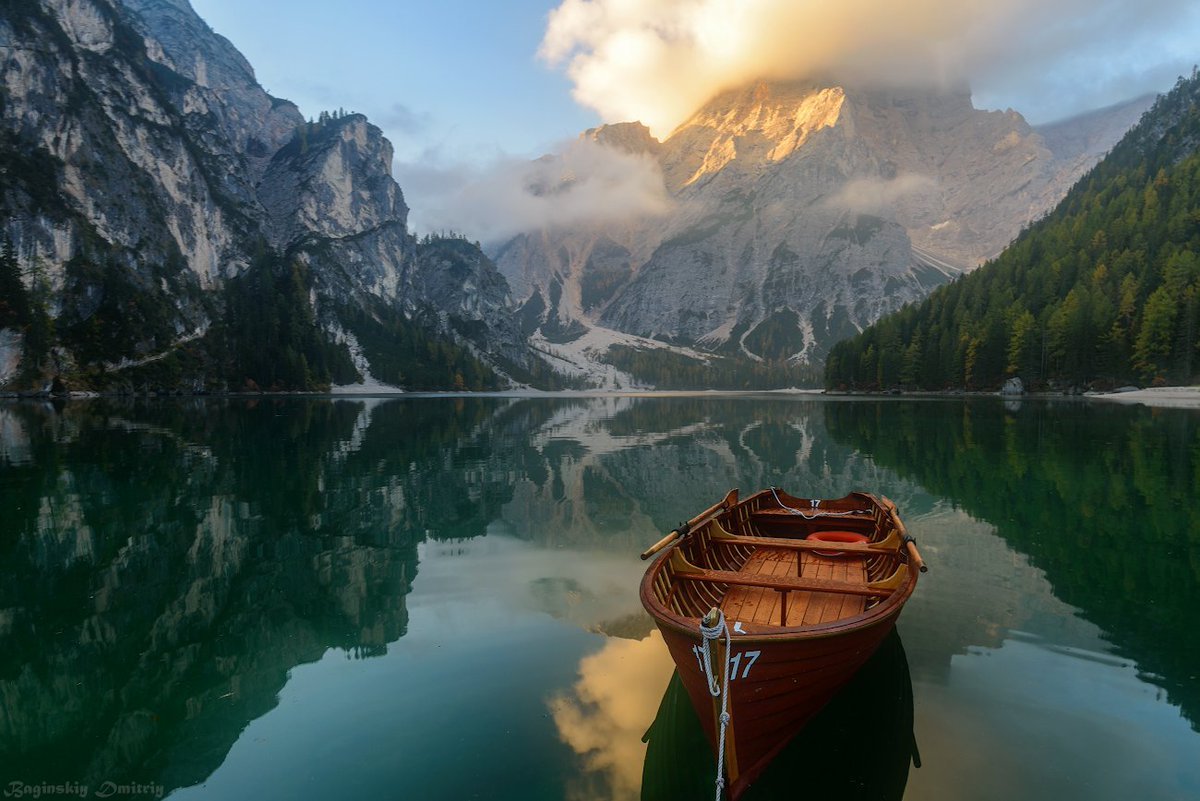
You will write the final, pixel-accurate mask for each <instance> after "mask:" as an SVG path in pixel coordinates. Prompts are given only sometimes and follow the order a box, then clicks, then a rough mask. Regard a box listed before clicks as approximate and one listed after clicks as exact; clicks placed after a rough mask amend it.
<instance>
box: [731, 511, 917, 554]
mask: <svg viewBox="0 0 1200 801" xmlns="http://www.w3.org/2000/svg"><path fill="white" fill-rule="evenodd" d="M709 527H710V529H709V537H710V538H711V539H712V541H713V542H715V543H716V544H718V545H726V546H731V545H757V546H764V547H768V548H781V549H784V550H789V551H837V552H838V553H846V554H862V555H864V556H866V555H870V554H879V553H892V554H897V553H899V552H900V548H901V547H902V546H903V545H904V541H903V540H902V539H901V537H900V532H899V531H897V530H896V529H892V533H890V534H888V535H887V537H885V538H883V539H882V540H880V541H879V542H867V543H857V542H815V541H812V540H794V539H789V538H786V537H749V536H745V535H742V534H732V533H730V532H729V531H726V530H725V528H724V527H722V526H721V524H720V523H718V522H717V521H716V520H714V521H712V522H711V523H709Z"/></svg>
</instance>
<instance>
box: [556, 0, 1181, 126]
mask: <svg viewBox="0 0 1200 801" xmlns="http://www.w3.org/2000/svg"><path fill="white" fill-rule="evenodd" d="M1198 18H1200V6H1198V4H1196V3H1195V2H1194V0H1145V1H1144V2H1136V3H1135V2H1130V1H1129V0H1056V2H1054V3H1045V2H1040V0H957V1H956V2H946V0H563V2H562V3H561V5H559V6H558V8H556V9H555V10H554V11H552V12H551V13H550V16H549V21H548V24H547V28H546V33H545V37H544V39H543V41H542V45H541V50H540V55H541V56H542V58H543V59H545V60H546V61H547V62H549V63H550V64H553V65H559V66H563V67H565V69H566V72H567V74H568V75H569V76H570V78H571V79H572V81H573V82H574V84H575V98H576V99H577V100H578V101H579V102H580V103H582V104H583V105H585V106H589V107H591V108H594V109H596V110H597V111H598V112H600V114H601V115H602V116H603V117H604V118H605V119H606V120H607V121H620V120H640V121H642V122H644V123H646V124H647V125H648V126H650V128H651V130H652V131H653V132H654V133H655V135H656V136H659V137H660V138H661V137H663V136H665V135H666V134H668V133H669V132H670V131H671V130H672V129H673V128H674V127H675V126H676V125H677V124H679V123H680V122H681V121H682V120H683V119H684V118H685V117H686V116H687V115H688V114H690V113H691V112H692V111H694V110H695V109H696V108H698V107H699V106H700V105H701V104H702V103H704V102H705V101H706V100H708V99H709V98H710V97H712V96H713V95H714V94H716V93H717V92H719V91H721V90H723V89H728V88H731V87H733V86H738V85H741V84H743V83H746V82H748V81H750V80H754V79H758V78H767V79H780V78H795V77H808V76H813V75H828V76H833V77H834V78H835V79H836V80H841V81H847V80H848V81H870V82H873V83H885V84H887V83H893V84H895V83H898V84H908V85H929V84H931V83H932V84H946V83H960V82H962V81H964V80H969V81H970V82H971V83H972V84H973V85H974V86H975V87H976V89H977V91H979V92H980V93H981V94H982V95H983V96H984V97H985V98H986V99H989V100H992V101H993V102H994V101H996V100H1001V101H1003V100H1004V99H1005V98H1006V97H1007V98H1018V99H1019V98H1028V99H1027V100H1026V101H1025V102H1024V103H1022V104H1021V105H1022V110H1024V111H1026V112H1027V113H1029V112H1030V111H1032V112H1033V113H1032V114H1031V115H1030V116H1033V117H1035V118H1036V117H1042V118H1050V117H1054V116H1066V115H1067V114H1070V113H1074V112H1076V111H1079V110H1083V109H1086V108H1091V107H1096V106H1099V105H1103V104H1105V103H1108V102H1113V101H1116V100H1119V99H1124V98H1127V97H1130V96H1132V95H1135V94H1137V93H1139V92H1144V91H1146V90H1147V89H1151V88H1152V89H1155V90H1158V89H1161V88H1162V87H1163V86H1164V85H1166V84H1167V83H1169V82H1170V78H1171V76H1172V75H1174V74H1178V73H1179V72H1181V71H1184V70H1185V69H1186V68H1187V66H1188V65H1190V61H1189V59H1193V58H1195V57H1196V56H1195V44H1194V41H1193V37H1192V36H1190V32H1192V31H1194V30H1195V25H1196V24H1197V21H1198ZM1118 64H1119V65H1121V66H1120V67H1117V66H1115V65H1118ZM1067 89H1070V90H1071V91H1070V93H1069V94H1068V93H1067ZM1014 93H1015V94H1014Z"/></svg>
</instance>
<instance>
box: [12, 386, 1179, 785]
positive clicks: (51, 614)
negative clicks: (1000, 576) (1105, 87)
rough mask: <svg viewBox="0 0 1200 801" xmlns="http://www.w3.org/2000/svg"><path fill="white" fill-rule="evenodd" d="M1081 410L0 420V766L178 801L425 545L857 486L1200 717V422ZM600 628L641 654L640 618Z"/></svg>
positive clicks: (384, 615) (307, 403)
mask: <svg viewBox="0 0 1200 801" xmlns="http://www.w3.org/2000/svg"><path fill="white" fill-rule="evenodd" d="M1089 409H1091V407H1085V408H1081V407H1077V406H1075V407H1069V409H1066V410H1063V411H1056V409H1055V408H1045V409H1043V408H1041V407H1037V406H1032V407H1029V406H1027V407H1026V408H1024V409H1021V410H1020V411H1019V412H1017V413H1005V412H1004V411H1003V410H1002V409H1001V408H1000V407H999V406H996V407H994V408H992V407H987V408H985V407H983V406H972V405H970V404H967V405H965V406H959V405H947V404H939V403H925V404H909V403H894V404H889V403H884V404H878V403H873V402H868V403H849V404H834V403H825V402H820V401H809V400H795V399H775V398H752V399H748V398H737V399H733V398H678V399H676V398H672V399H645V398H641V399H639V398H599V399H579V398H575V399H531V400H515V399H504V398H457V399H445V398H411V399H404V400H399V401H388V402H378V401H370V400H354V401H349V400H345V401H343V400H339V401H330V400H315V399H257V400H236V401H235V400H195V401H193V400H188V401H182V402H156V403H146V402H133V401H130V402H121V403H118V402H110V401H92V402H86V403H68V404H67V405H66V406H65V407H61V408H55V407H52V406H49V405H35V404H24V403H22V404H8V405H0V487H2V489H3V494H4V499H5V514H4V515H3V516H0V753H2V754H3V755H4V757H5V758H6V759H10V758H11V759H12V760H13V761H14V762H19V763H20V764H21V765H23V766H24V772H23V775H22V776H21V778H22V780H24V781H29V782H34V781H40V780H43V779H44V780H53V781H67V780H72V781H81V782H89V781H91V782H94V781H95V780H96V779H97V778H111V777H113V776H120V775H130V776H131V777H134V778H136V779H137V780H139V781H147V780H151V779H153V780H155V781H157V782H159V783H161V784H163V785H164V786H165V787H167V788H168V789H170V788H173V787H178V786H183V785H188V784H193V783H195V782H198V781H201V780H203V779H204V778H205V777H207V776H208V775H209V774H210V773H211V772H212V771H213V770H214V769H215V768H216V767H217V766H218V765H220V764H221V762H222V761H223V760H224V758H225V755H226V754H227V753H228V751H229V749H230V747H231V746H232V744H233V743H234V741H235V740H236V739H237V737H238V736H239V733H240V732H241V731H242V730H243V729H244V728H245V726H246V724H247V723H248V722H249V721H251V720H254V719H256V718H257V717H259V716H261V715H263V714H265V713H266V712H267V711H269V710H270V709H272V708H273V707H274V706H275V704H276V703H277V702H278V701H277V697H278V694H279V692H280V690H281V688H282V687H283V686H284V684H285V683H286V681H287V675H288V671H289V670H291V669H292V668H293V667H295V666H297V665H300V664H304V663H307V662H312V661H314V660H317V659H319V658H321V656H322V654H324V653H325V652H326V651H327V650H328V649H329V648H337V649H342V650H344V651H345V652H346V653H347V654H349V655H351V656H356V657H360V658H366V657H370V656H373V655H376V654H382V653H384V652H386V650H387V649H388V647H389V645H390V644H391V643H394V642H395V641H396V640H397V639H399V638H400V637H402V636H403V635H404V634H405V631H406V629H407V625H408V611H407V608H406V596H407V595H408V593H409V590H410V589H411V587H412V584H413V582H414V580H416V579H417V577H418V573H419V570H420V565H419V564H418V545H420V544H421V543H423V542H444V543H448V544H453V543H454V542H456V541H461V540H468V539H474V538H478V537H482V536H485V535H486V534H487V533H488V530H489V527H491V526H492V525H494V524H495V523H497V522H498V521H500V522H502V523H503V524H504V526H505V531H506V532H510V533H511V535H512V536H513V537H516V538H519V539H521V540H526V541H528V542H529V543H531V544H532V545H535V546H537V547H539V548H543V549H560V548H561V549H564V550H563V551H562V553H566V554H572V553H580V554H584V553H588V552H590V553H596V552H598V551H604V552H605V553H606V554H609V555H614V554H622V553H628V554H631V555H633V554H636V553H637V552H638V551H639V550H641V548H642V547H644V546H645V545H646V544H648V543H649V542H652V541H653V540H655V539H657V538H658V536H659V535H660V532H661V531H662V530H665V529H668V528H670V527H672V526H674V525H675V524H676V523H677V522H678V521H679V520H682V519H685V518H687V517H689V516H691V515H692V514H694V512H695V510H696V509H699V508H702V507H704V506H706V505H708V503H711V501H712V500H713V499H714V498H716V497H720V495H721V494H723V493H724V492H725V491H726V490H727V489H729V488H730V487H734V486H738V487H742V488H744V489H749V488H756V487H760V486H766V485H769V484H779V485H782V486H785V487H789V486H790V487H803V488H805V490H806V491H807V492H811V493H812V494H814V495H823V496H826V497H833V496H840V495H842V494H844V493H845V492H846V491H848V490H849V489H853V488H862V487H866V488H871V489H872V490H874V491H879V492H883V493H886V494H888V495H890V496H892V497H893V498H895V499H896V500H898V501H900V502H901V505H902V508H904V509H905V514H906V516H910V515H917V514H920V513H922V512H923V511H927V510H928V509H929V507H930V506H931V505H932V504H933V503H934V499H933V498H932V496H930V495H929V494H927V493H925V492H924V491H922V490H921V489H920V486H921V485H925V486H928V487H929V489H930V490H932V491H933V492H935V493H939V494H942V495H944V496H946V497H948V498H951V499H952V500H954V502H956V503H958V504H960V505H962V506H963V507H964V508H965V509H967V510H968V511H970V512H971V513H972V514H974V515H975V516H977V517H979V518H983V519H986V520H988V521H990V522H992V523H994V524H995V525H996V526H997V527H998V528H999V533H1000V534H1001V535H1002V536H1003V537H1004V538H1005V539H1006V540H1007V541H1008V542H1009V543H1010V544H1011V545H1012V547H1014V548H1016V549H1018V550H1020V551H1022V552H1024V553H1027V554H1029V555H1030V557H1031V559H1032V560H1034V562H1035V563H1036V564H1037V566H1039V567H1041V568H1042V569H1044V570H1045V571H1046V573H1047V576H1048V578H1049V580H1050V581H1051V582H1052V583H1053V585H1054V588H1055V593H1056V594H1058V595H1060V596H1061V597H1062V598H1063V599H1064V600H1066V601H1067V602H1068V603H1071V604H1073V605H1075V606H1078V607H1079V608H1081V609H1082V610H1083V611H1084V613H1085V614H1086V615H1087V616H1088V617H1089V618H1090V619H1092V620H1093V622H1095V623H1096V624H1097V625H1099V626H1101V627H1102V628H1103V629H1104V630H1105V631H1106V632H1110V633H1111V634H1112V637H1113V640H1114V642H1116V643H1117V645H1118V646H1119V647H1121V648H1122V649H1124V650H1125V651H1126V652H1127V653H1128V654H1129V655H1130V656H1132V657H1133V658H1135V659H1136V660H1137V661H1138V662H1139V664H1141V665H1142V667H1143V669H1144V670H1146V671H1148V672H1149V671H1152V672H1153V673H1155V674H1158V678H1153V679H1152V680H1154V681H1156V682H1158V683H1160V684H1161V685H1162V686H1164V687H1165V688H1166V689H1167V691H1168V692H1169V693H1170V694H1171V697H1172V699H1174V700H1176V701H1177V702H1180V703H1182V705H1183V707H1184V710H1185V713H1186V714H1188V715H1189V719H1190V720H1192V721H1195V720H1196V713H1197V711H1198V710H1200V699H1198V698H1197V690H1196V689H1195V687H1194V686H1191V685H1194V684H1195V682H1194V681H1192V682H1191V683H1190V684H1189V679H1188V677H1189V676H1190V675H1192V673H1194V665H1195V664H1197V663H1200V653H1198V652H1197V635H1196V634H1195V632H1194V630H1193V629H1191V628H1189V627H1188V626H1187V625H1186V620H1185V610H1187V609H1189V608H1195V606H1196V602H1197V600H1200V599H1197V597H1196V594H1197V589H1196V587H1197V584H1198V583H1200V582H1197V578H1196V572H1195V571H1196V570H1197V569H1200V568H1198V567H1197V566H1198V565H1200V559H1198V558H1197V557H1196V555H1195V554H1196V547H1197V546H1196V543H1195V542H1194V541H1193V542H1192V543H1191V544H1190V545H1189V544H1188V543H1187V542H1186V537H1187V536H1188V532H1190V536H1192V537H1193V538H1194V537H1196V536H1197V532H1200V525H1198V522H1200V521H1197V520H1196V515H1197V512H1196V511H1195V509H1194V508H1192V507H1191V506H1190V505H1188V503H1186V500H1187V499H1190V498H1192V497H1195V495H1197V494H1200V483H1198V477H1197V471H1196V462H1197V455H1196V454H1197V426H1196V424H1195V422H1194V418H1188V417H1186V416H1176V415H1150V414H1148V413H1145V412H1143V411H1141V410H1136V409H1126V408H1113V409H1106V410H1103V411H1101V410H1095V411H1089ZM976 410H978V411H976ZM948 411H952V412H953V413H952V414H948V413H947V412H948ZM831 434H832V436H831ZM1130 530H1136V531H1138V532H1139V536H1138V537H1136V538H1133V537H1129V536H1128V531H1130ZM1099 546H1103V547H1099ZM556 552H557V551H556ZM630 558H631V559H632V560H634V562H635V563H636V557H634V556H631V557H630ZM1189 558H1191V560H1192V561H1191V562H1190V563H1189V562H1188V559H1189ZM635 566H636V564H635ZM1096 577H1104V580H1103V581H1096V580H1095V579H1096ZM559 579H562V580H558V579H556V578H555V576H553V575H548V576H547V577H545V578H541V579H539V581H538V582H535V583H533V584H532V585H531V587H530V591H531V592H533V593H534V594H535V595H537V597H536V598H535V601H536V602H537V603H538V604H539V608H543V609H545V610H549V611H550V613H551V614H556V613H555V611H554V610H559V609H561V610H566V611H560V612H559V613H558V614H561V615H562V616H563V617H564V619H566V618H569V617H570V614H569V613H570V612H571V609H573V607H569V606H564V604H563V598H564V597H566V596H569V595H571V594H572V593H575V594H578V593H579V592H582V591H583V590H581V589H580V588H579V587H577V586H576V585H575V584H572V583H571V582H570V581H568V580H566V579H565V578H563V577H559ZM1112 586H1120V587H1122V588H1123V589H1122V590H1121V591H1120V592H1107V591H1106V590H1107V589H1108V588H1110V587H1112ZM583 589H584V590H586V588H583ZM631 604H634V605H635V606H636V600H632V601H631ZM579 625H587V626H588V627H589V628H592V627H594V626H596V625H597V624H596V622H595V621H592V620H588V621H587V622H586V623H584V622H579ZM595 630H599V631H607V632H609V633H613V634H617V635H618V636H638V637H640V636H644V635H645V633H646V631H647V630H648V629H647V625H646V621H645V620H644V618H642V617H640V616H632V617H630V618H629V619H620V620H617V619H615V618H614V620H613V621H604V622H603V624H602V625H599V627H598V628H596V629H595ZM914 634H916V632H914ZM963 636H964V638H965V639H964V641H965V642H977V641H978V636H979V635H978V633H977V632H974V631H973V630H972V631H971V632H965V633H964V635H963ZM914 653H915V652H914ZM917 669H925V668H922V667H921V666H919V665H916V664H915V663H914V670H917ZM1189 670H1191V673H1189V672H1188V671H1189Z"/></svg>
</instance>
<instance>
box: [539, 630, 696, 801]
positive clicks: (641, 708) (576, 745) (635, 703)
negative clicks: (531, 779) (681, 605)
mask: <svg viewBox="0 0 1200 801" xmlns="http://www.w3.org/2000/svg"><path fill="white" fill-rule="evenodd" d="M673 669H674V665H673V664H672V662H671V656H670V654H669V653H668V652H667V647H666V645H665V644H664V643H663V640H662V636H661V635H660V634H659V633H658V631H657V630H656V631H653V632H651V634H650V636H649V637H647V638H646V639H644V640H620V639H610V640H608V641H607V642H606V643H605V645H604V647H603V648H602V649H600V651H599V652H597V653H595V654H592V655H591V656H587V657H584V659H583V660H582V661H581V662H580V663H579V680H578V681H577V682H575V685H574V686H573V687H572V688H571V690H570V691H569V692H567V693H563V694H561V695H556V696H554V697H553V698H551V699H550V700H549V702H548V703H549V707H550V711H551V713H552V714H553V716H554V723H555V725H556V726H557V727H558V734H559V737H560V738H561V739H562V741H563V742H564V743H566V744H567V745H569V746H570V747H571V749H572V750H574V751H575V753H577V754H579V756H580V757H581V761H582V763H583V771H582V773H581V774H580V775H579V776H578V777H573V779H572V782H571V784H570V785H569V786H568V788H567V798H568V799H571V801H599V799H605V801H610V800H611V801H627V800H628V801H634V800H635V799H637V798H638V797H639V796H640V795H641V786H642V763H643V761H644V760H645V757H646V745H645V743H643V742H642V735H643V734H644V733H645V732H646V729H648V728H649V727H650V724H651V723H652V722H653V721H654V714H655V711H656V710H657V709H658V703H659V701H660V700H661V698H662V694H663V691H664V690H665V689H666V686H667V682H668V681H669V680H670V678H671V672H672V670H673Z"/></svg>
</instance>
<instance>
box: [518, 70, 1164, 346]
mask: <svg viewBox="0 0 1200 801" xmlns="http://www.w3.org/2000/svg"><path fill="white" fill-rule="evenodd" d="M1148 104H1149V99H1142V100H1139V101H1134V102H1133V103H1131V104H1127V105H1125V106H1121V107H1115V108H1113V109H1108V110H1105V111H1104V112H1101V113H1097V114H1094V115H1090V116H1089V117H1087V118H1085V119H1082V120H1080V121H1077V122H1074V123H1072V122H1066V123H1061V124H1059V125H1056V126H1053V128H1052V129H1051V130H1050V131H1048V133H1047V135H1045V136H1043V135H1042V134H1040V133H1039V132H1038V131H1037V130H1035V129H1034V128H1032V127H1031V126H1030V125H1029V124H1028V123H1026V121H1025V120H1024V118H1022V117H1021V115H1020V114H1018V113H1016V112H1014V111H1005V112H987V111H979V110H976V109H975V108H974V107H973V106H972V104H971V98H970V93H969V92H968V91H967V90H966V89H965V88H964V89H952V90H944V91H934V90H927V91H926V90H921V91H917V90H912V91H901V90H895V89H892V90H887V91H877V90H871V89H866V88H861V87H853V86H844V85H837V84H830V83H819V82H793V83H773V84H767V83H759V84H756V85H752V86H747V87H744V88H742V89H738V90H735V91H730V92H726V93H724V94H722V95H720V96H718V97H716V98H714V99H713V100H711V101H710V102H709V103H707V104H706V105H705V106H704V107H703V108H701V109H700V110H699V111H697V112H696V114H695V115H693V116H692V118H691V119H689V120H687V121H686V122H685V123H684V124H683V125H681V126H680V127H679V128H677V129H676V130H675V131H674V132H673V133H672V134H671V135H670V136H669V137H668V138H667V139H665V140H664V141H663V142H661V143H660V142H658V141H657V140H656V139H654V138H653V137H652V136H651V135H650V133H649V132H648V131H647V130H646V129H645V128H644V127H642V126H640V125H638V124H635V123H624V124H620V125H609V126H604V127H602V128H598V129H594V130H591V131H588V132H586V133H585V134H584V135H583V136H584V137H589V138H592V139H594V140H596V141H598V142H600V143H602V144H607V145H609V146H611V147H615V148H618V149H621V150H625V151H630V152H637V153H644V154H647V155H649V156H651V157H652V158H653V159H654V160H655V161H656V162H657V164H658V165H659V166H660V168H661V171H662V176H663V180H664V183H665V186H666V188H667V190H668V192H669V193H670V194H671V195H672V197H673V198H674V200H675V208H674V210H673V211H672V212H671V213H669V214H668V215H666V216H665V217H662V218H658V219H646V220H639V221H633V222H630V223H629V224H626V225H623V226H611V225H610V226H592V227H579V228H575V229H571V230H553V231H543V232H539V233H536V234H531V235H525V236H521V237H518V238H517V239H515V240H513V241H511V242H509V243H507V244H506V245H504V246H503V247H502V248H501V249H500V250H499V252H498V255H497V261H498V264H499V266H500V268H501V270H502V271H503V272H504V273H505V274H506V275H507V276H508V278H509V279H510V281H511V282H512V284H513V286H514V287H515V289H516V294H517V295H518V296H519V297H521V298H528V299H529V300H528V301H527V308H531V307H532V308H533V309H535V310H538V311H540V315H539V317H538V319H540V321H541V322H542V330H543V331H544V332H545V331H551V332H552V335H553V336H557V337H558V338H559V339H563V338H564V335H565V336H566V337H569V336H571V335H575V336H578V335H579V334H581V333H582V332H583V331H585V330H586V328H587V327H588V326H602V327H607V328H611V329H616V330H617V331H620V332H625V333H628V334H632V335H637V336H641V337H649V338H653V339H658V340H662V341H665V342H670V343H678V344H687V345H698V346H700V347H702V348H706V349H709V350H713V351H717V352H723V353H729V354H740V355H742V356H746V357H749V358H750V359H754V360H760V359H783V358H787V359H792V360H793V361H819V360H820V359H821V358H823V356H824V354H825V353H826V352H827V351H828V348H829V347H830V346H831V345H832V344H833V343H834V342H835V341H837V340H838V339H840V338H841V337H844V336H846V335H848V334H851V333H854V332H855V331H857V330H859V329H860V328H861V327H863V326H864V325H866V324H868V323H870V322H871V321H873V320H875V319H877V318H878V317H879V316H881V315H882V314H884V313H886V312H888V311H890V310H894V309H896V308H898V307H899V306H900V305H902V304H904V303H907V302H909V301H913V300H916V299H918V298H920V297H923V296H924V295H925V294H927V293H928V292H929V291H930V290H931V289H932V288H933V287H935V286H937V285H938V284H941V283H943V282H945V281H946V280H948V279H949V278H952V277H954V276H955V275H958V274H959V273H960V272H962V271H964V270H969V269H972V268H973V267H975V266H976V265H978V264H980V263H981V262H982V261H984V260H985V259H988V258H990V257H992V256H994V255H996V254H997V253H998V252H999V251H1000V250H1001V249H1002V248H1003V247H1004V246H1005V245H1006V244H1007V243H1008V241H1009V240H1010V239H1011V238H1012V237H1013V236H1014V235H1015V234H1016V233H1017V232H1018V231H1019V230H1020V228H1021V226H1022V225H1024V224H1026V223H1027V222H1029V221H1030V220H1032V219H1034V218H1036V217H1037V216H1039V215H1040V214H1042V213H1043V212H1044V211H1046V210H1047V209H1049V208H1050V207H1051V206H1052V205H1053V204H1054V203H1055V202H1057V201H1058V200H1059V199H1060V198H1061V197H1062V195H1063V194H1065V192H1066V191H1067V189H1068V188H1069V187H1070V185H1071V184H1072V183H1073V182H1074V181H1075V180H1076V179H1077V178H1078V177H1079V175H1080V174H1081V173H1082V172H1083V171H1084V170H1085V169H1086V168H1088V167H1089V166H1091V164H1093V163H1094V162H1095V160H1096V159H1098V158H1099V156H1100V154H1101V153H1102V152H1103V151H1104V150H1106V149H1107V148H1108V147H1109V146H1111V144H1112V143H1113V142H1115V141H1116V139H1117V138H1119V136H1120V135H1121V134H1122V133H1123V132H1124V131H1125V130H1126V129H1127V128H1128V127H1129V126H1130V125H1131V124H1132V123H1133V122H1134V121H1135V120H1136V118H1137V116H1138V115H1140V113H1141V111H1142V110H1143V109H1144V108H1145V107H1146V106H1147V105H1148ZM550 336H551V334H548V338H549V337H550Z"/></svg>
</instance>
